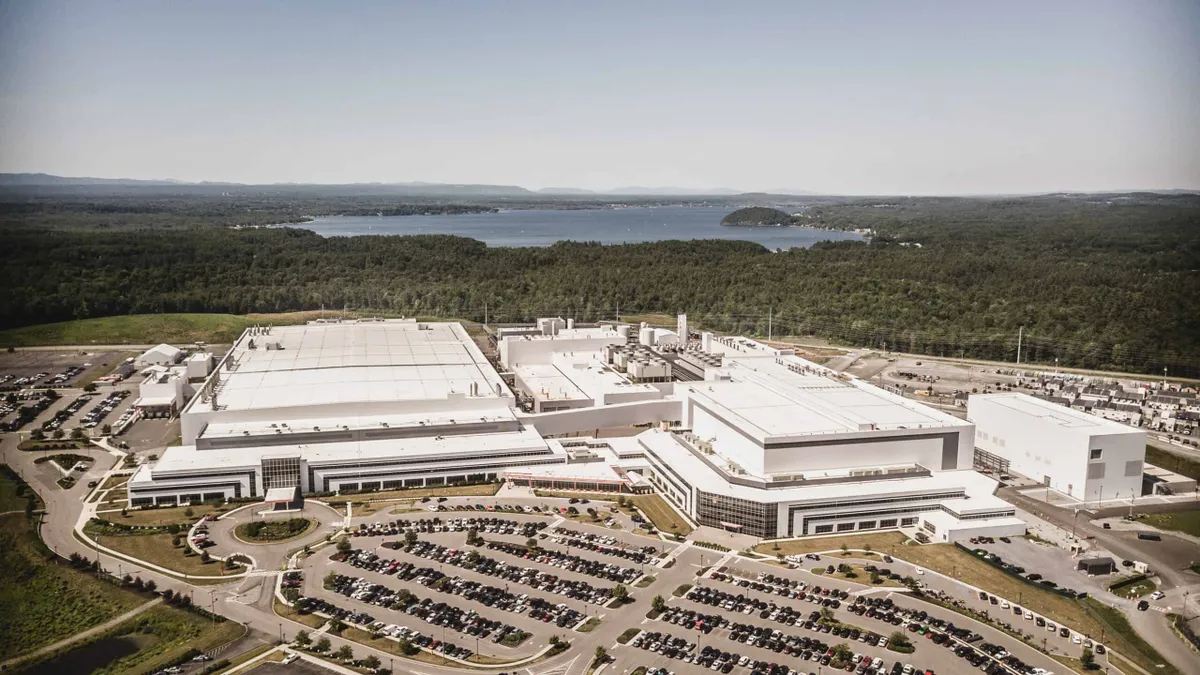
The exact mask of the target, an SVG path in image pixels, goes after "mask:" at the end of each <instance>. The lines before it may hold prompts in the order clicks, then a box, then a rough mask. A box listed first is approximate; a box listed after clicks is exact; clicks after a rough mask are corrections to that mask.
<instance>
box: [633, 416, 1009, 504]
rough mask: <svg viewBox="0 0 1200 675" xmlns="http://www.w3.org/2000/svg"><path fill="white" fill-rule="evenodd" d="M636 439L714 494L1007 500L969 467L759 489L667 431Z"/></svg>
mask: <svg viewBox="0 0 1200 675" xmlns="http://www.w3.org/2000/svg"><path fill="white" fill-rule="evenodd" d="M637 440H638V441H639V442H640V443H642V445H643V446H644V447H646V448H647V449H648V450H649V451H650V452H652V453H653V454H654V455H655V456H656V457H658V458H659V459H660V460H661V461H663V462H666V463H667V464H669V465H670V467H671V468H672V469H673V470H675V471H676V472H678V473H679V474H680V475H682V476H684V477H685V478H686V479H687V481H688V482H689V483H691V484H692V486H693V487H696V488H699V489H701V490H704V491H705V492H711V493H713V494H719V495H725V496H728V497H737V498H739V499H747V500H751V501H756V502H809V501H811V502H824V501H828V500H835V499H849V498H852V497H862V496H878V495H885V494H886V495H892V494H894V495H898V496H899V495H909V494H920V493H927V492H931V491H939V490H948V489H955V488H963V489H964V490H965V492H966V493H967V495H969V496H970V497H971V499H970V500H969V501H970V503H971V506H972V508H973V509H974V510H989V509H1002V508H1004V507H1005V506H1006V505H1007V502H1005V501H1004V500H1002V499H1000V498H999V497H996V496H994V495H993V494H992V493H993V491H994V490H995V489H996V485H997V483H996V481H994V480H992V479H990V478H988V477H986V476H984V475H982V474H979V473H976V472H974V471H968V470H963V471H939V472H934V473H933V474H931V475H929V476H916V477H912V478H887V479H878V480H872V479H869V478H867V479H864V480H861V481H852V482H845V483H825V484H815V485H799V486H796V487H787V488H774V489H758V488H753V487H748V486H745V485H737V484H734V483H730V482H728V481H726V480H725V478H724V477H723V476H721V475H720V474H719V473H717V472H716V471H714V470H713V469H712V468H711V467H709V466H708V465H707V464H705V463H704V462H702V461H701V460H700V459H699V458H697V457H696V456H695V455H693V454H692V452H691V451H690V450H688V449H687V448H686V447H684V445H683V444H682V442H681V441H680V440H679V439H677V438H675V436H674V435H673V434H672V433H670V432H666V431H661V430H651V431H646V432H644V433H642V434H639V435H638V436H637Z"/></svg>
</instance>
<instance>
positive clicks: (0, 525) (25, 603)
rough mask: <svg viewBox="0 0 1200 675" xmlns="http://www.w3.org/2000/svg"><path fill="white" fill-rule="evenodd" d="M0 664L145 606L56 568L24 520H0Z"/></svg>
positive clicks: (87, 577) (92, 579) (92, 580)
mask: <svg viewBox="0 0 1200 675" xmlns="http://www.w3.org/2000/svg"><path fill="white" fill-rule="evenodd" d="M0 570H4V574H3V575H0V635H3V636H4V639H3V640H0V660H2V659H8V658H11V657H13V656H16V655H18V654H23V653H25V652H28V651H31V650H33V649H36V648H38V647H41V646H44V645H47V644H50V643H52V642H55V641H57V640H61V639H62V638H65V637H68V636H70V635H73V634H75V633H78V632H79V631H82V630H86V629H87V628H90V627H92V626H95V625H97V624H100V623H103V622H105V621H107V620H109V619H111V618H113V617H114V616H117V615H119V614H121V613H122V612H126V611H129V610H131V609H133V608H134V607H137V606H138V605H140V604H142V603H144V602H146V599H145V598H143V597H141V596H138V595H136V594H134V593H130V592H127V591H123V590H121V589H119V588H117V587H116V586H113V585H112V584H109V583H107V582H104V581H100V580H97V579H96V577H95V576H94V575H91V574H86V573H84V572H81V571H78V570H74V569H71V568H69V567H67V566H65V565H60V564H58V563H57V562H55V559H54V555H53V553H51V552H50V551H49V550H48V549H47V548H46V546H45V545H44V544H43V543H42V542H41V540H40V539H38V538H37V535H36V534H35V533H34V531H33V527H32V525H31V524H30V522H29V521H27V520H26V519H25V517H24V515H23V514H13V515H8V516H0Z"/></svg>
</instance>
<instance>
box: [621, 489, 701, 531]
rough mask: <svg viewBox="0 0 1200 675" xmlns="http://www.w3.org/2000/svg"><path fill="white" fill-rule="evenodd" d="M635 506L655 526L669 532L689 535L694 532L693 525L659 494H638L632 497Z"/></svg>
mask: <svg viewBox="0 0 1200 675" xmlns="http://www.w3.org/2000/svg"><path fill="white" fill-rule="evenodd" d="M630 501H632V502H633V504H634V506H636V507H638V508H639V509H641V510H642V512H643V513H645V514H646V517H647V518H649V519H650V522H651V523H654V527H656V528H658V529H659V530H660V531H662V532H666V533H669V534H680V535H684V536H687V535H689V534H691V532H692V526H691V525H689V524H688V522H687V521H686V520H684V519H683V518H680V517H679V514H678V513H677V512H676V511H675V509H673V508H671V506H670V505H669V504H667V503H666V502H665V501H663V498H662V497H661V496H659V495H636V496H634V497H630Z"/></svg>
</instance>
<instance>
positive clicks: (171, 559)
mask: <svg viewBox="0 0 1200 675" xmlns="http://www.w3.org/2000/svg"><path fill="white" fill-rule="evenodd" d="M85 531H86V532H87V533H88V536H89V537H92V538H93V539H96V535H95V533H94V529H92V526H91V525H88V529H86V530H85ZM174 538H175V535H171V534H131V535H124V536H110V535H103V536H100V537H99V543H100V545H101V546H103V547H105V548H111V549H112V550H114V551H119V552H120V553H124V554H125V555H127V556H130V557H132V558H137V559H138V560H144V561H146V562H148V563H153V564H155V565H159V566H160V567H165V568H167V569H169V570H174V571H176V572H179V573H180V574H194V575H197V576H206V577H215V576H230V575H236V574H238V573H239V572H241V571H242V568H241V567H238V568H235V569H232V570H226V569H225V566H224V565H223V564H221V561H219V560H212V561H209V562H207V563H205V562H201V561H200V556H199V555H191V556H185V555H184V554H183V552H184V551H185V550H187V546H186V545H185V546H180V547H178V548H176V547H175V546H174V545H173V544H172V543H171V541H172V540H173V539H174ZM213 581H216V580H213Z"/></svg>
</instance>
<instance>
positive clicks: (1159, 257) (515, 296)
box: [0, 196, 1200, 375]
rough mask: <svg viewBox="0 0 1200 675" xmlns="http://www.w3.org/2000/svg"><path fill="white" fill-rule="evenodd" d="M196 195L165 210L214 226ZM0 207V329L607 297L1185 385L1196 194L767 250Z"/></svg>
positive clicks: (453, 310)
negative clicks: (493, 241)
mask: <svg viewBox="0 0 1200 675" xmlns="http://www.w3.org/2000/svg"><path fill="white" fill-rule="evenodd" d="M205 203H206V200H198V204H200V205H201V206H197V207H196V208H195V209H187V208H181V209H180V210H179V211H178V213H179V214H180V215H179V218H180V219H187V220H191V221H201V222H205V221H207V222H211V221H213V220H214V219H219V218H218V217H217V216H213V215H212V214H206V213H205V212H204V211H203V209H204V208H214V209H215V208H216V207H204V206H202V205H203V204H205ZM9 206H11V205H9ZM0 213H4V214H6V215H5V219H4V222H6V223H8V224H9V226H8V227H6V228H5V229H3V230H0V231H2V232H3V236H4V238H5V244H6V245H5V246H4V247H3V251H2V252H0V260H2V262H3V272H0V281H2V282H3V284H4V287H5V289H6V290H7V291H8V292H7V293H5V294H3V295H2V296H0V317H2V318H3V323H4V325H5V326H9V327H11V326H19V325H27V324H33V323H43V322H50V321H60V320H67V319H72V318H84V317H93V316H106V315H117V314H129V313H156V312H231V313H246V312H252V311H262V312H277V311H289V310H299V309H316V308H319V307H321V306H325V307H330V308H341V307H343V306H349V307H351V308H360V309H362V308H373V309H379V310H386V311H388V312H393V313H403V314H410V315H412V314H420V315H438V316H457V317H463V318H478V319H482V318H483V315H484V307H485V305H486V306H487V308H488V312H489V316H490V318H491V319H492V320H493V321H515V320H525V319H530V318H533V317H535V316H537V315H543V314H549V313H555V314H564V315H571V316H575V317H577V318H580V319H596V318H612V317H613V316H614V310H615V308H616V307H617V306H618V305H619V306H620V309H621V313H622V314H625V315H627V314H630V313H634V312H637V311H660V312H667V313H674V312H676V311H686V312H688V313H689V316H690V318H691V319H692V322H693V324H694V325H701V326H706V327H711V328H715V329H719V330H729V331H737V332H744V333H758V334H766V332H767V330H768V326H767V323H768V312H770V313H771V330H772V331H773V332H774V334H775V335H782V334H816V335H820V336H825V337H829V338H832V339H835V340H838V341H844V342H849V343H852V344H858V345H864V346H866V345H869V346H874V347H879V346H884V345H886V346H887V347H889V348H897V349H903V350H907V351H913V352H918V353H932V354H945V355H960V354H961V355H963V356H969V357H970V356H974V357H980V358H991V359H1000V360H1012V359H1013V358H1014V356H1015V352H1016V342H1017V332H1018V328H1019V327H1021V326H1024V338H1025V341H1024V345H1023V346H1024V350H1023V355H1024V357H1025V358H1026V359H1028V360H1038V361H1042V362H1053V361H1054V359H1055V358H1058V359H1060V363H1061V364H1062V365H1064V366H1080V367H1089V368H1114V369H1124V370H1138V371H1145V372H1157V373H1161V372H1162V368H1163V367H1164V366H1165V367H1168V368H1169V371H1170V373H1171V374H1176V375H1185V374H1190V375H1200V357H1198V355H1200V198H1196V197H1185V196H1180V197H1171V196H1138V197H1134V198H1128V199H1124V198H1117V199H1113V198H1099V199H1093V198H1089V199H1084V198H1073V199H1065V198H1050V197H1046V198H1031V199H1020V200H1016V199H1014V200H977V199H901V200H895V199H892V200H852V201H842V202H840V203H832V202H830V201H828V200H825V201H821V202H819V203H813V204H810V205H808V206H806V207H804V214H805V216H806V217H807V218H809V219H810V222H811V223H812V224H814V225H818V226H822V227H831V228H839V229H842V228H846V229H848V228H871V229H872V230H874V231H875V233H876V235H875V237H874V239H873V240H872V242H871V243H869V244H867V243H862V242H839V243H825V244H819V245H817V246H814V247H813V248H811V249H797V250H792V251H786V252H777V253H772V252H768V251H767V250H766V249H764V248H763V247H761V246H759V245H757V244H751V243H742V242H716V241H701V242H659V243H653V244H634V245H623V246H599V245H594V244H570V243H560V244H558V245H555V246H552V247H549V248H488V247H486V246H485V245H484V244H482V243H480V242H477V241H474V240H469V239H463V238H458V237H449V236H419V237H394V236H393V237H379V236H371V237H352V238H344V237H334V238H329V239H325V238H321V237H319V236H317V235H315V234H313V233H311V232H308V231H306V230H302V229H293V228H281V229H243V230H229V229H224V228H216V227H185V228H182V229H159V228H145V229H142V228H130V227H121V228H111V229H86V228H81V227H79V226H78V225H79V222H80V221H81V220H82V221H87V220H88V219H90V218H94V219H96V222H103V221H104V220H106V219H107V218H108V216H106V215H87V216H86V217H84V216H80V215H79V213H78V212H77V211H71V209H69V208H67V209H65V210H64V214H65V215H63V216H62V217H63V219H64V220H66V219H69V218H74V219H75V225H73V226H71V227H52V226H48V225H52V224H51V223H48V222H45V220H40V219H42V218H43V216H44V215H45V212H44V211H38V212H37V213H38V215H37V216H30V217H29V218H27V219H22V218H20V217H18V216H17V215H14V211H13V210H8V209H0ZM119 217H120V218H124V217H125V216H123V215H122V216H119ZM152 217H156V216H152ZM220 217H224V216H220ZM25 223H37V224H39V225H41V226H39V227H25V226H19V225H22V224H25ZM224 224H228V223H224ZM917 244H919V246H918V245H917Z"/></svg>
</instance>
